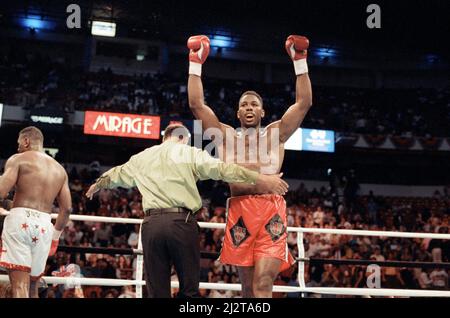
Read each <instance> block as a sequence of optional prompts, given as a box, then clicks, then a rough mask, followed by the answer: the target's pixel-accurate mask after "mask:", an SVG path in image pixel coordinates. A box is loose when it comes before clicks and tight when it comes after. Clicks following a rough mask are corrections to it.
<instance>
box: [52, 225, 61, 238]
mask: <svg viewBox="0 0 450 318" xmlns="http://www.w3.org/2000/svg"><path fill="white" fill-rule="evenodd" d="M62 232H63V231H58V230H57V229H55V228H53V235H52V241H59V237H60V236H61V233H62Z"/></svg>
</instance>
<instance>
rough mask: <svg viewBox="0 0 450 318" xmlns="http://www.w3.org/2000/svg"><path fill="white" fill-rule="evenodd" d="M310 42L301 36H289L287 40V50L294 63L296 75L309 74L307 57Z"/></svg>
mask: <svg viewBox="0 0 450 318" xmlns="http://www.w3.org/2000/svg"><path fill="white" fill-rule="evenodd" d="M308 47H309V40H308V39H307V38H306V37H304V36H301V35H289V36H288V38H287V39H286V43H285V48H286V51H287V53H288V54H289V57H290V58H291V59H292V61H293V62H294V68H295V74H296V75H301V74H305V73H308V64H307V63H306V57H307V55H308Z"/></svg>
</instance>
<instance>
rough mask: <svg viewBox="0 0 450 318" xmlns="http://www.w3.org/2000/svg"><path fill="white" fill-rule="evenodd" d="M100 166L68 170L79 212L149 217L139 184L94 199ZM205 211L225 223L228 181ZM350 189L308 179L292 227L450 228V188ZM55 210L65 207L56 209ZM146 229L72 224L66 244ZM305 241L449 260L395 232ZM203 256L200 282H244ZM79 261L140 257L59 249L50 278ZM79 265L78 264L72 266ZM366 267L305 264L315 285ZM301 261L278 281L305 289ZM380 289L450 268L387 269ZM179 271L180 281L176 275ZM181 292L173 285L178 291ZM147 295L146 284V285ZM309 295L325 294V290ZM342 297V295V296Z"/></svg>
mask: <svg viewBox="0 0 450 318" xmlns="http://www.w3.org/2000/svg"><path fill="white" fill-rule="evenodd" d="M99 168H100V167H99V166H98V165H97V164H96V163H94V164H92V165H91V166H90V167H88V168H84V169H79V170H77V169H76V168H75V167H73V168H71V169H69V178H70V184H69V186H70V189H71V193H72V200H73V208H74V210H73V213H74V214H82V215H96V216H109V217H121V218H136V219H139V218H142V217H143V215H144V212H143V210H142V205H141V196H140V194H139V192H138V191H137V190H136V189H132V190H125V189H118V190H102V191H101V192H100V193H99V194H98V196H96V197H95V198H94V199H93V200H92V201H91V200H88V199H87V198H86V196H85V195H84V194H85V192H86V190H87V188H88V186H89V184H90V183H91V182H92V181H93V180H94V179H95V178H96V177H97V176H98V174H99V171H100V170H99ZM199 187H200V191H201V194H202V198H203V200H202V201H203V208H202V209H201V210H200V211H198V213H197V220H198V221H205V222H219V223H223V222H225V206H226V198H227V197H228V196H229V190H228V186H227V185H226V184H224V183H221V182H215V181H206V182H201V183H200V184H199ZM354 192H356V193H351V191H350V192H349V191H346V185H345V183H341V184H338V185H332V186H331V187H328V188H325V187H322V188H320V189H315V188H314V189H307V188H306V187H305V186H304V185H303V184H300V186H299V187H298V188H297V189H292V190H291V191H290V192H289V193H288V194H287V195H286V201H287V206H288V213H287V215H288V220H287V221H288V226H294V227H295V226H302V227H310V228H338V229H362V230H386V231H409V232H429V233H448V230H449V219H448V218H449V213H450V187H447V188H445V189H444V191H442V192H439V191H436V192H435V194H434V196H433V197H429V198H418V197H417V198H416V197H414V198H406V197H380V196H377V195H375V194H373V193H371V194H370V195H368V196H360V195H358V194H357V190H355V191H354ZM54 212H58V211H57V208H56V209H55V211H54ZM223 234H224V231H223V230H218V229H217V230H209V229H202V230H201V233H200V236H199V244H200V249H201V251H203V252H206V253H205V255H207V254H209V255H211V253H218V252H220V249H221V245H222V239H223ZM138 237H139V226H138V225H133V224H121V223H114V224H109V223H100V222H77V221H70V222H69V224H68V226H67V227H66V230H65V231H64V233H63V235H62V237H61V239H60V245H65V246H77V247H106V248H137V244H138ZM288 245H289V249H290V251H291V253H292V254H293V255H294V256H295V257H297V256H298V250H297V238H296V234H295V233H289V234H288ZM304 245H305V252H306V257H308V258H332V259H355V260H359V259H363V260H377V261H384V260H386V261H388V260H392V261H420V262H435V263H440V262H449V260H450V245H449V242H448V241H443V240H434V239H433V240H428V239H404V238H388V237H360V236H350V235H329V234H320V235H319V234H305V237H304ZM212 255H213V257H209V258H208V257H205V258H202V259H201V281H202V282H216V283H238V282H239V275H238V273H237V269H236V268H235V267H234V266H229V265H223V264H221V263H220V262H219V261H217V260H216V257H217V255H215V256H214V254H212ZM70 264H74V265H77V266H79V268H80V272H79V274H81V276H82V277H94V278H112V279H135V278H136V265H137V257H136V256H131V255H107V254H96V253H66V252H63V251H59V252H58V253H57V254H56V255H55V256H54V257H50V258H49V260H48V262H47V267H46V272H45V275H46V276H52V275H53V276H64V274H65V273H67V272H69V270H68V269H67V266H69V265H70ZM72 266H73V265H72ZM366 268H367V266H366V265H364V266H362V265H331V264H325V265H323V264H314V263H312V262H311V263H306V267H305V281H306V285H307V286H309V287H316V286H327V287H361V288H365V287H367V284H366V277H367V276H368V275H369V274H370V272H366ZM297 273H298V269H297V265H294V266H293V267H292V268H291V269H290V270H287V271H285V272H282V273H280V275H279V276H278V278H277V280H276V281H275V285H292V286H298V280H297ZM381 273H382V277H381V287H384V288H411V289H448V286H449V274H450V271H448V270H445V269H443V268H439V267H436V268H429V269H421V268H407V267H404V268H403V267H382V271H381ZM176 279H177V278H176V273H175V272H173V280H176ZM176 292H177V290H176V289H173V294H174V295H176ZM144 294H145V289H144ZM135 295H136V294H135V290H134V287H130V286H128V287H123V288H114V287H101V286H83V287H82V288H80V287H78V288H71V286H69V287H68V286H65V285H58V286H56V287H49V288H48V289H46V297H67V298H68V297H86V298H92V297H97V298H100V297H102V298H103V297H135ZM201 295H202V297H211V298H213V297H240V293H239V292H232V291H220V290H205V289H202V290H201ZM306 296H308V297H326V296H325V295H322V296H320V295H319V294H310V295H306ZM274 297H300V295H299V294H296V293H288V294H284V293H274ZM340 297H342V296H340Z"/></svg>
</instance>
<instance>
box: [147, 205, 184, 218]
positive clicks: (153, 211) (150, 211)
mask: <svg viewBox="0 0 450 318" xmlns="http://www.w3.org/2000/svg"><path fill="white" fill-rule="evenodd" d="M164 213H192V211H191V210H189V209H186V208H182V207H178V208H165V209H148V210H147V211H145V216H149V215H151V214H164Z"/></svg>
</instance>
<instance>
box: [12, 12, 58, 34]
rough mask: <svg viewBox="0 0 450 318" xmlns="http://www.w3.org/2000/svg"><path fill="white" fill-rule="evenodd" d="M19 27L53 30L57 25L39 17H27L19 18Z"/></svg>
mask: <svg viewBox="0 0 450 318" xmlns="http://www.w3.org/2000/svg"><path fill="white" fill-rule="evenodd" d="M16 21H17V22H18V23H19V25H21V26H22V27H24V28H29V29H34V30H40V29H52V28H54V27H55V23H54V22H52V21H48V20H44V19H43V18H42V16H39V15H26V16H22V17H19V18H18V19H17V20H16Z"/></svg>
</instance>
